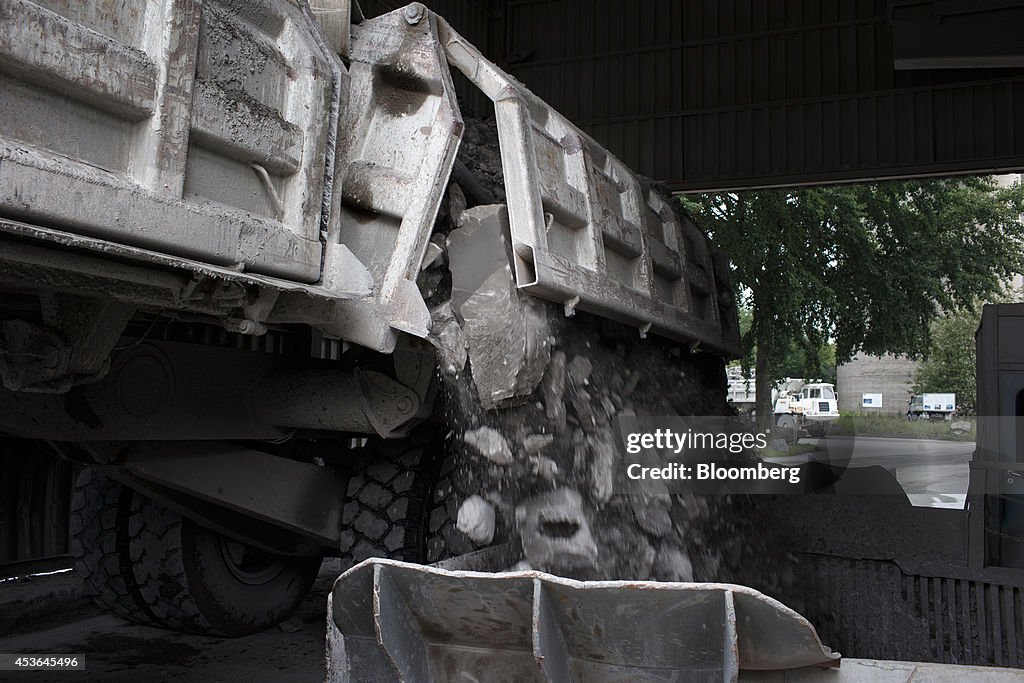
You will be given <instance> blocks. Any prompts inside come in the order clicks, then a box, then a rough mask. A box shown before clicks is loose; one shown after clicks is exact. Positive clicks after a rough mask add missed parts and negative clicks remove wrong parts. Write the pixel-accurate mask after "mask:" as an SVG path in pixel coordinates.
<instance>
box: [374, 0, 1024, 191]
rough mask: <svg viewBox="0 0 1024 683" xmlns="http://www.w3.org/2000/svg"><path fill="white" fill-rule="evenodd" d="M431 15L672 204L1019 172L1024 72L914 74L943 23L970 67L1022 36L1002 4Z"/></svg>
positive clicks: (549, 5) (507, 6)
mask: <svg viewBox="0 0 1024 683" xmlns="http://www.w3.org/2000/svg"><path fill="white" fill-rule="evenodd" d="M400 4H401V3H398V2H391V3H389V2H383V1H378V3H377V5H379V6H380V9H381V10H382V11H383V10H385V9H390V8H393V7H397V6H399V5H400ZM426 4H428V5H429V6H431V7H432V8H433V9H435V10H436V11H438V12H439V13H440V14H442V15H443V16H445V17H446V18H447V19H448V20H449V22H450V23H452V25H453V26H454V27H455V28H456V29H457V30H459V31H460V32H462V33H463V34H464V35H465V36H466V37H467V38H469V39H470V40H472V41H473V42H475V43H476V44H477V45H478V47H480V48H481V49H482V50H483V51H484V52H485V53H487V54H489V55H490V56H491V57H492V58H493V59H495V61H498V62H499V63H500V64H502V65H503V66H504V67H505V68H507V69H508V70H509V71H510V72H511V73H512V74H513V75H515V76H516V77H517V78H519V79H520V80H522V81H523V82H524V83H525V84H526V85H527V86H528V87H529V88H530V89H531V90H533V91H534V92H535V93H537V94H538V95H540V96H541V97H542V98H544V99H545V100H546V101H548V102H549V103H550V104H551V105H552V106H554V107H555V108H556V109H558V110H559V111H561V112H562V113H564V114H565V115H567V116H568V117H569V118H570V119H572V120H574V121H575V122H576V123H577V124H579V125H580V126H581V127H582V128H583V129H585V130H586V131H588V132H589V133H590V134H591V135H593V136H594V137H595V138H596V139H597V140H598V141H600V142H601V143H602V144H604V145H606V146H607V147H608V148H609V149H611V150H612V151H613V152H614V153H615V154H616V155H618V156H619V157H620V158H622V160H623V161H625V162H626V163H627V164H629V165H630V166H631V167H633V168H634V169H635V170H637V171H639V172H640V173H643V174H645V175H649V176H651V177H654V178H657V179H659V180H664V181H667V182H669V183H670V184H671V185H672V186H673V187H675V188H677V189H681V190H698V189H713V188H739V187H757V186H768V185H785V184H798V183H799V184H806V183H821V182H836V181H846V180H859V179H870V178H876V177H898V176H910V175H925V174H947V173H964V172H991V171H996V170H1005V171H1010V170H1020V169H1021V168H1022V167H1024V68H1021V67H1019V66H1005V65H1013V64H1015V63H1017V62H1015V61H1014V60H1013V59H1012V58H1004V59H1002V60H1001V61H998V62H992V60H989V62H990V63H995V64H997V66H985V67H980V68H978V67H975V68H941V69H939V68H917V67H915V68H909V67H912V66H915V64H917V66H921V65H924V66H925V67H927V66H928V64H934V63H937V62H936V61H935V60H936V57H935V54H936V50H935V48H934V43H935V42H936V41H937V40H939V39H937V38H935V31H934V28H933V27H934V25H942V26H944V27H945V28H944V30H945V31H946V33H945V34H944V35H945V38H944V39H943V44H946V45H949V46H950V47H949V49H948V50H947V51H948V52H949V53H950V55H955V56H959V55H962V53H963V52H964V49H963V46H964V45H966V44H967V42H968V40H969V39H970V38H971V36H972V35H973V36H975V40H976V41H977V40H979V39H978V38H977V34H979V33H981V34H984V33H985V32H986V31H989V30H992V31H994V29H995V27H996V26H997V25H998V26H1002V25H1004V24H1006V23H1007V22H1008V21H1011V22H1012V21H1015V20H1017V19H1020V20H1021V23H1022V24H1024V16H1018V12H1019V10H1017V9H1015V8H1013V7H1010V8H1009V9H1008V8H1007V7H1006V6H1007V5H1014V4H1015V3H1012V2H1008V0H1007V1H1003V0H998V1H997V2H995V3H994V4H993V3H992V2H989V3H987V4H986V3H982V4H981V5H977V4H976V3H975V4H972V3H967V4H965V3H963V2H954V1H951V0H890V2H889V3H887V2H886V0H639V1H637V2H621V1H611V0H433V1H432V2H427V3H426ZM1016 4H1019V3H1016ZM995 5H998V7H996V6H995ZM971 7H977V8H981V9H971ZM951 8H952V9H951ZM374 9H377V7H374ZM369 13H370V12H368V14H369ZM943 13H946V14H945V15H944V14H943ZM947 15H948V16H947ZM922 27H924V28H925V29H927V30H922ZM894 28H895V30H896V34H897V35H899V36H901V38H900V41H901V42H899V43H897V44H896V45H895V48H896V49H895V52H898V53H899V54H900V55H901V57H902V58H903V60H902V61H901V64H900V67H901V68H900V69H897V68H896V64H895V62H894V39H893V35H894ZM1022 28H1024V26H1022ZM1006 33H1007V32H1006V31H1005V30H1003V31H1000V32H998V35H1000V36H1005V35H1006ZM1017 33H1019V34H1024V31H1019V32H1017ZM1014 35H1017V34H1016V33H1015V34H1014ZM905 36H912V37H914V38H915V39H917V37H919V36H925V38H927V37H928V36H931V38H930V40H931V42H930V43H928V49H927V50H926V54H927V56H928V57H929V59H930V60H931V61H930V62H928V61H924V62H922V61H920V60H918V62H914V60H913V59H908V58H907V55H909V56H910V57H911V58H912V57H914V55H915V54H916V52H915V51H917V52H920V51H921V49H922V48H921V46H920V45H912V44H908V43H907V40H909V39H908V38H905ZM939 38H942V36H939ZM982 38H983V36H982ZM1022 40H1024V39H1022ZM926 42H927V41H926ZM954 46H955V47H954ZM1014 50H1019V52H1020V54H1021V55H1024V47H1021V46H1020V45H1018V44H1016V43H1014V42H1013V41H1012V40H1011V39H1005V38H1004V39H1003V42H1002V44H1001V46H1000V51H1001V53H1012V52H1013V51H1014ZM940 56H941V55H940ZM1011 56H1012V55H1011ZM946 64H958V63H957V62H956V61H954V60H950V61H948V62H946ZM959 65H960V66H964V65H968V66H971V63H970V62H963V61H962V60H961V63H959Z"/></svg>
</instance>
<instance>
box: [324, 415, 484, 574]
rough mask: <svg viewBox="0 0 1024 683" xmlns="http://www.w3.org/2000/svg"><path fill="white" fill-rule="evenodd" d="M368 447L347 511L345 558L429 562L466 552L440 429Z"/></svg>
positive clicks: (351, 485) (350, 487)
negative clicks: (459, 528)
mask: <svg viewBox="0 0 1024 683" xmlns="http://www.w3.org/2000/svg"><path fill="white" fill-rule="evenodd" d="M362 451H363V453H362V454H361V456H359V457H358V458H357V460H356V462H355V463H354V466H353V469H352V472H351V474H350V477H349V485H348V500H347V502H346V504H345V508H344V510H343V511H342V524H344V525H345V527H346V528H345V530H344V531H343V532H342V537H341V551H342V557H343V559H345V560H347V561H348V562H349V563H350V564H356V563H358V562H362V561H363V560H365V559H367V558H370V557H386V558H389V559H394V560H403V561H406V562H419V563H424V562H436V561H437V560H439V559H444V558H445V557H449V556H450V555H452V554H459V553H460V552H465V550H460V547H461V546H459V545H458V537H460V536H461V534H459V532H457V531H456V530H455V515H456V513H457V512H458V507H457V506H456V504H455V496H454V495H453V494H452V492H451V484H450V483H449V482H448V477H447V476H446V470H445V468H447V469H449V470H450V468H451V461H450V459H448V458H446V457H445V454H444V440H443V438H442V434H441V433H440V430H439V429H437V428H436V427H435V426H433V425H423V426H421V427H420V428H418V429H417V430H416V431H415V432H414V433H413V435H412V436H411V437H410V438H408V439H396V440H372V441H370V442H369V443H368V444H367V445H366V446H365V447H364V448H363V449H362ZM447 474H450V472H447ZM440 539H450V540H451V542H446V541H443V540H440ZM467 542H468V541H467ZM449 546H451V549H450V550H449Z"/></svg>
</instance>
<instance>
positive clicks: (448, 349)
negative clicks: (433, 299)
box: [428, 301, 469, 374]
mask: <svg viewBox="0 0 1024 683" xmlns="http://www.w3.org/2000/svg"><path fill="white" fill-rule="evenodd" d="M430 320H431V322H430V336H429V337H428V339H429V341H430V343H432V344H433V345H434V346H435V347H436V348H437V350H438V356H439V357H440V359H441V361H442V362H441V365H442V368H443V369H444V371H445V372H448V373H449V374H455V373H458V372H461V371H462V369H463V368H465V367H466V359H467V358H468V357H469V354H468V353H467V351H466V337H465V335H464V334H463V332H462V327H461V326H460V325H459V323H458V321H457V320H456V319H455V313H454V312H453V311H452V305H451V303H450V302H447V301H446V302H445V303H444V304H442V305H440V306H438V307H437V308H435V309H434V310H432V311H431V312H430Z"/></svg>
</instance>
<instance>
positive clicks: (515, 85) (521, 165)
mask: <svg viewBox="0 0 1024 683" xmlns="http://www.w3.org/2000/svg"><path fill="white" fill-rule="evenodd" d="M438 29H439V31H440V40H441V41H442V43H443V44H444V49H445V54H446V55H447V57H448V61H449V62H450V63H451V64H452V65H453V66H454V67H456V68H457V69H458V70H459V71H461V72H462V73H463V74H464V75H465V76H466V77H467V78H468V79H469V80H470V81H471V82H472V83H473V84H474V85H476V86H477V87H478V88H479V89H480V90H481V91H483V92H484V94H486V95H487V96H488V97H489V98H490V99H491V100H493V102H494V110H495V115H496V118H497V122H498V132H499V136H500V139H501V160H502V169H503V173H504V179H505V195H506V198H507V202H508V212H509V221H510V225H511V235H512V252H513V258H514V263H515V274H516V282H517V283H518V285H519V287H520V288H522V289H523V290H524V291H526V292H529V293H530V294H533V295H535V296H539V297H541V298H544V299H548V300H551V301H555V302H558V303H561V304H563V305H564V306H565V312H566V315H572V313H573V311H574V310H575V309H576V308H577V307H578V308H579V309H580V310H585V311H589V312H593V313H597V314H599V315H602V316H605V317H609V318H613V319H616V320H619V321H622V322H626V323H630V324H633V325H635V326H636V327H638V328H639V333H640V336H641V337H643V336H646V334H647V333H648V332H652V331H653V332H655V333H657V334H661V335H663V336H666V337H669V338H672V339H677V340H681V341H688V342H697V343H700V344H702V345H704V346H705V347H707V348H709V349H714V350H715V351H717V352H719V353H723V354H725V355H730V356H731V355H738V354H739V337H738V330H737V329H736V328H735V327H733V326H732V325H730V319H731V317H732V315H733V313H732V312H731V311H732V306H731V303H732V302H731V301H726V300H721V301H720V300H719V287H718V283H717V282H716V278H721V277H724V276H726V273H724V272H716V269H715V267H714V263H713V260H712V255H711V250H710V249H709V248H708V247H707V246H706V243H705V241H704V240H703V239H702V237H703V236H702V235H700V234H699V231H697V229H696V227H695V226H693V225H690V224H688V223H687V222H686V221H685V220H684V219H683V218H682V217H681V216H680V215H679V214H678V213H677V212H676V211H674V210H673V208H672V207H670V206H669V205H668V203H667V202H666V201H665V200H664V199H663V198H662V197H661V195H659V193H657V192H655V191H652V189H651V188H650V187H649V186H647V185H646V184H644V183H642V182H641V180H640V179H639V178H638V177H637V176H636V175H634V174H633V173H632V172H631V171H630V170H629V169H628V168H627V167H626V166H625V165H624V164H623V163H622V162H620V161H619V160H618V159H616V158H615V157H614V156H612V154H611V153H610V152H608V151H607V150H606V149H604V148H603V147H601V146H600V145H599V144H598V143H597V142H595V141H594V140H593V139H592V138H590V137H589V136H587V135H586V134H585V133H583V132H582V131H581V130H580V129H579V128H577V127H576V126H575V125H573V124H572V123H571V122H570V121H569V120H568V119H566V118H565V117H564V116H562V115H561V114H559V113H558V112H556V111H555V110H554V109H552V108H551V107H550V106H548V105H547V104H546V103H545V102H544V101H542V100H541V99H540V98H538V97H537V96H536V95H534V94H533V93H531V92H530V91H529V90H527V89H526V87H525V86H523V85H522V84H521V83H520V82H519V81H517V80H516V79H514V78H512V77H511V76H509V75H508V74H507V73H505V72H504V71H502V70H501V69H500V68H498V67H497V66H496V65H495V64H494V63H493V62H490V61H488V60H487V59H486V58H485V57H484V56H483V55H482V54H481V53H480V52H479V50H477V49H476V48H475V47H474V46H472V45H471V44H470V43H469V42H467V41H466V40H465V39H463V38H462V37H461V36H460V35H459V34H458V33H456V32H455V31H454V30H453V29H452V28H451V27H450V26H448V24H446V23H445V22H444V21H443V20H438ZM727 288H728V287H727ZM720 307H721V308H722V309H724V310H720Z"/></svg>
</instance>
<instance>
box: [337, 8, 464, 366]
mask: <svg viewBox="0 0 1024 683" xmlns="http://www.w3.org/2000/svg"><path fill="white" fill-rule="evenodd" d="M409 7H410V8H413V9H411V10H410V9H409V8H406V10H405V11H395V12H392V13H390V14H387V15H384V16H383V17H379V18H377V19H374V20H372V21H367V22H364V23H363V24H361V25H360V26H359V31H358V32H357V33H355V34H354V36H353V40H352V46H351V58H352V62H351V66H350V70H349V76H350V79H351V87H350V90H349V99H348V103H347V106H346V107H345V110H344V112H343V115H342V117H341V122H340V125H339V137H338V160H339V161H338V164H337V177H336V179H335V187H336V188H338V190H339V191H338V192H337V193H336V202H337V205H336V207H335V210H334V211H332V217H331V224H330V228H329V231H328V237H327V240H328V243H329V244H330V243H334V242H342V243H344V244H346V245H347V246H348V248H349V249H351V250H352V252H353V253H355V255H356V256H357V257H358V258H359V259H360V260H361V261H362V262H363V263H365V264H366V265H367V267H368V268H369V269H370V272H371V274H372V276H373V281H374V292H373V296H372V297H371V298H369V299H366V300H362V301H352V302H344V303H339V305H338V310H337V313H336V316H335V318H334V321H333V322H332V323H331V324H330V325H328V326H325V329H327V330H328V331H330V332H332V333H335V334H338V335H340V336H343V337H345V338H346V339H350V340H352V341H355V342H356V343H358V344H362V345H363V346H367V347H369V348H371V349H376V350H379V351H385V352H390V351H391V350H393V349H394V347H395V343H396V340H397V338H396V333H397V332H398V331H401V332H407V333H409V334H412V335H415V336H418V337H426V336H427V332H428V330H429V328H430V313H429V311H428V310H427V307H426V305H425V304H424V302H423V296H422V295H421V294H420V292H419V290H418V289H417V288H416V276H417V274H418V273H419V268H420V264H421V263H422V262H423V257H424V254H425V252H426V249H427V244H428V242H429V238H430V233H431V232H432V231H433V228H434V219H435V217H436V215H437V210H438V205H439V204H440V202H441V198H442V197H443V195H444V190H445V186H446V185H447V183H448V177H449V175H450V173H451V169H452V165H453V164H454V162H455V152H456V150H457V149H458V146H459V140H460V139H461V136H462V117H461V114H460V113H459V107H458V103H457V102H456V101H455V92H454V88H453V86H452V83H451V75H450V73H449V71H448V66H447V64H446V63H445V58H444V54H443V52H442V51H441V46H440V44H439V43H438V40H437V29H436V28H435V22H436V19H435V17H434V16H433V15H431V14H429V13H426V12H425V11H424V10H423V8H422V6H421V5H410V6H409ZM416 7H418V8H419V10H416V9H415V8H416ZM417 12H418V13H417Z"/></svg>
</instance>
